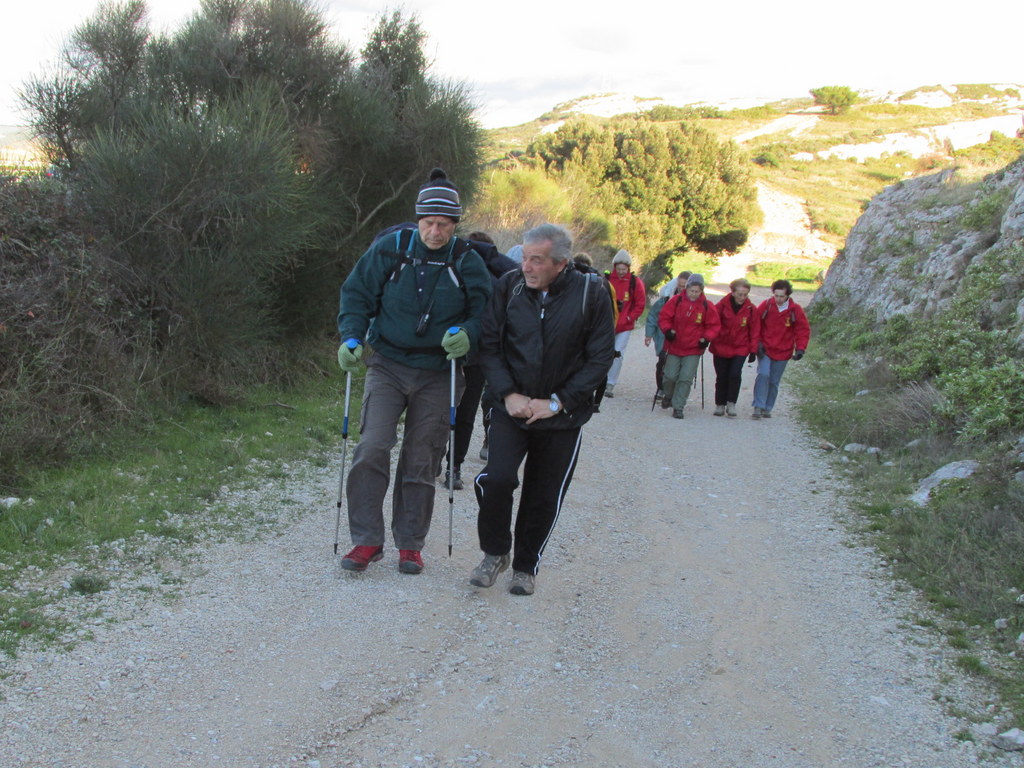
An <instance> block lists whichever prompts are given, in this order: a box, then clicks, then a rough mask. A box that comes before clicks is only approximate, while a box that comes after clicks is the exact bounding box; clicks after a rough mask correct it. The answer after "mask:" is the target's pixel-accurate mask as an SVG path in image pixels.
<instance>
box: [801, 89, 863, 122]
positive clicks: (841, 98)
mask: <svg viewBox="0 0 1024 768" xmlns="http://www.w3.org/2000/svg"><path fill="white" fill-rule="evenodd" d="M811 96H813V97H814V103H815V104H820V105H821V106H823V107H828V109H829V112H831V113H832V114H833V115H838V114H839V113H840V112H845V111H846V110H847V109H849V108H850V107H852V106H853V105H854V104H855V103H856V101H857V92H856V91H855V90H853V89H852V88H849V87H847V86H845V85H823V86H822V87H821V88H812V89H811Z"/></svg>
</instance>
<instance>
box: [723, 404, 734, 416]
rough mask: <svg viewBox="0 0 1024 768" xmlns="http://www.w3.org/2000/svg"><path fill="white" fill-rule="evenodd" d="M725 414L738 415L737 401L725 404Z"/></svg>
mask: <svg viewBox="0 0 1024 768" xmlns="http://www.w3.org/2000/svg"><path fill="white" fill-rule="evenodd" d="M725 415H726V416H732V417H735V416H736V403H726V404H725Z"/></svg>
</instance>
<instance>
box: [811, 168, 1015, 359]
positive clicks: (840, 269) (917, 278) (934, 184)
mask: <svg viewBox="0 0 1024 768" xmlns="http://www.w3.org/2000/svg"><path fill="white" fill-rule="evenodd" d="M1013 248H1016V249H1020V248H1024V159H1021V160H1018V161H1017V162H1015V163H1013V164H1011V165H1010V166H1007V167H1006V168H1005V169H1003V170H1001V171H999V172H997V173H994V174H992V175H991V176H988V177H986V178H985V179H983V180H981V181H979V182H973V183H966V182H962V181H961V180H960V179H958V177H957V174H956V172H955V171H951V170H947V171H943V172H942V173H938V174H936V175H934V176H926V177H922V178H919V179H914V180H912V181H904V182H900V183H898V184H895V185H893V186H891V187H889V188H887V189H886V190H884V191H883V192H882V193H881V194H879V195H878V196H876V197H875V198H874V199H873V200H872V201H871V203H870V204H869V205H868V208H867V210H866V211H865V212H864V214H863V215H862V216H861V218H860V219H859V220H858V221H857V224H856V225H855V226H854V228H853V229H852V230H851V232H850V234H849V237H848V238H847V241H846V248H845V249H844V250H843V251H840V253H839V254H838V255H837V257H836V259H835V261H834V262H833V264H832V266H831V267H830V269H829V271H828V274H827V276H826V278H825V282H824V284H823V285H822V287H821V288H820V289H819V290H818V292H817V294H816V295H815V297H814V299H813V301H812V302H811V303H812V305H813V304H816V303H819V302H822V301H824V300H830V301H831V302H832V303H833V304H834V305H835V306H836V307H837V308H840V309H846V308H860V309H864V310H868V311H872V312H874V314H875V317H876V318H877V319H878V320H885V319H888V318H890V317H892V316H893V315H898V314H914V315H918V314H923V315H925V316H929V315H933V314H935V313H937V312H941V311H942V309H943V307H944V306H945V305H946V304H947V303H948V302H949V300H950V299H951V298H952V297H953V296H955V295H956V292H957V289H958V287H959V285H960V281H961V280H962V279H963V277H964V275H965V273H966V272H967V270H968V268H969V267H970V266H971V265H972V264H974V263H976V262H979V260H982V259H984V258H986V255H988V254H993V253H996V252H1002V251H1004V250H1006V249H1013ZM997 283H998V284H996V285H993V286H992V291H993V301H994V302H996V303H997V304H998V303H1000V302H1002V303H1004V304H1005V303H1006V302H1012V303H1013V306H1014V307H1015V309H1016V328H1015V330H1016V334H1017V342H1018V345H1021V346H1024V275H1021V274H1006V275H1002V276H1001V277H1000V279H999V280H998V281H997Z"/></svg>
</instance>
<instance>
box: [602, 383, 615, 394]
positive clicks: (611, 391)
mask: <svg viewBox="0 0 1024 768" xmlns="http://www.w3.org/2000/svg"><path fill="white" fill-rule="evenodd" d="M604 396H605V397H615V387H613V386H612V385H611V384H609V385H608V386H607V387H606V388H605V390H604Z"/></svg>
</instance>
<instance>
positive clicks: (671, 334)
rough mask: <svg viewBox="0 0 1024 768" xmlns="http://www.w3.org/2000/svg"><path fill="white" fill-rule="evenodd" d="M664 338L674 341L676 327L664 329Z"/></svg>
mask: <svg viewBox="0 0 1024 768" xmlns="http://www.w3.org/2000/svg"><path fill="white" fill-rule="evenodd" d="M665 338H666V339H668V340H669V341H675V340H676V329H675V328H669V329H668V330H667V331H665Z"/></svg>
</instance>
